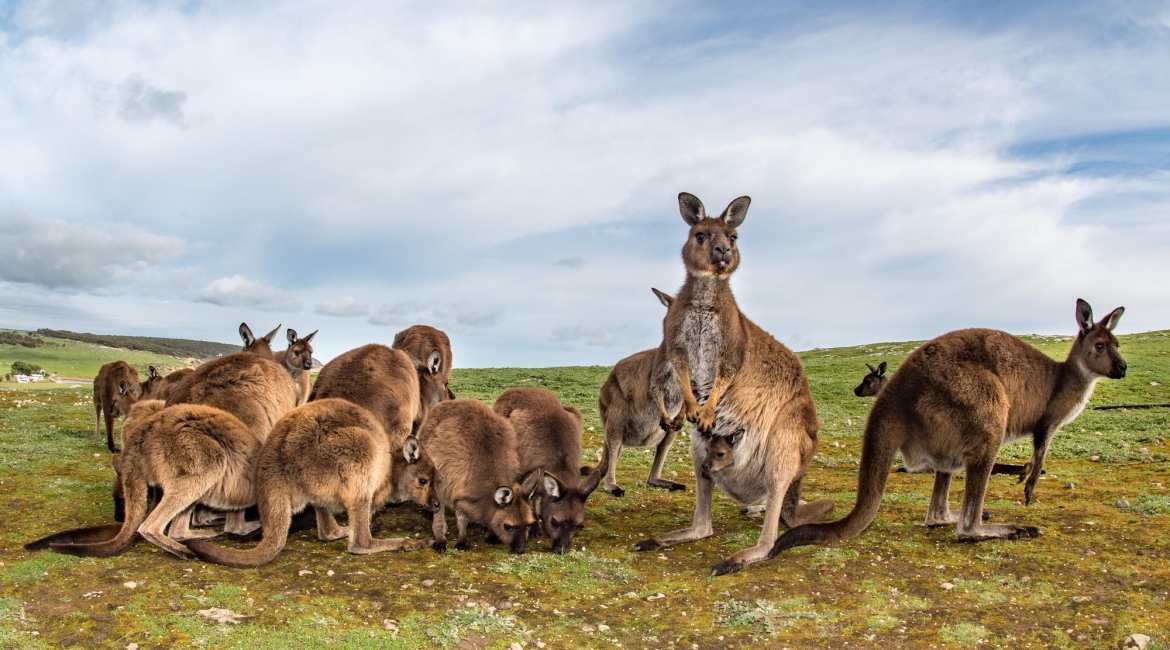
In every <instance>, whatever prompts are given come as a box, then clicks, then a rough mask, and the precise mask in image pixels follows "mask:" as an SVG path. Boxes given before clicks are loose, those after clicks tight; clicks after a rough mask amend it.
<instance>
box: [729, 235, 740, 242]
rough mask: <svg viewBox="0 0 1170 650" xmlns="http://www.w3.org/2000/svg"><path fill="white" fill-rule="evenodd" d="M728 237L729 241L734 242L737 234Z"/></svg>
mask: <svg viewBox="0 0 1170 650" xmlns="http://www.w3.org/2000/svg"><path fill="white" fill-rule="evenodd" d="M728 239H730V240H731V243H733V244H734V243H735V240H737V239H739V235H732V236H730V237H728Z"/></svg>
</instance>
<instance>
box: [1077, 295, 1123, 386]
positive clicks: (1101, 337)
mask: <svg viewBox="0 0 1170 650" xmlns="http://www.w3.org/2000/svg"><path fill="white" fill-rule="evenodd" d="M1124 313H1125V307H1118V308H1117V309H1114V310H1113V311H1111V312H1109V315H1108V316H1106V317H1105V318H1102V319H1101V320H1100V321H1099V322H1096V323H1094V322H1093V308H1092V307H1090V306H1089V303H1087V302H1085V301H1084V300H1081V299H1080V298H1077V325H1078V326H1079V327H1080V331H1079V332H1077V338H1076V339H1075V340H1074V341H1073V344H1072V348H1071V349H1070V350H1069V351H1068V360H1069V361H1070V362H1073V363H1075V364H1077V365H1078V366H1079V367H1080V368H1082V369H1083V370H1085V371H1088V372H1089V373H1090V374H1092V375H1095V376H1097V377H1109V378H1110V379H1121V378H1123V377H1125V369H1126V363H1125V359H1124V358H1122V356H1121V352H1119V351H1118V348H1119V347H1120V344H1119V343H1118V342H1117V337H1116V336H1113V328H1115V327H1117V321H1119V320H1121V315H1122V314H1124Z"/></svg>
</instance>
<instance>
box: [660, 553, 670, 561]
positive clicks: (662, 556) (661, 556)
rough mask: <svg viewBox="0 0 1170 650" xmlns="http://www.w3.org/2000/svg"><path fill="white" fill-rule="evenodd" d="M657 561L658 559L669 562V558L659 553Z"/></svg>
mask: <svg viewBox="0 0 1170 650" xmlns="http://www.w3.org/2000/svg"><path fill="white" fill-rule="evenodd" d="M658 559H659V560H669V559H670V558H668V557H666V555H664V554H662V553H659V554H658Z"/></svg>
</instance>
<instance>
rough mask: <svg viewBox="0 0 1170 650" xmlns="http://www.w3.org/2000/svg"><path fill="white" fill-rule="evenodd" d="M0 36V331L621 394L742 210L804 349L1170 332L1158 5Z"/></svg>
mask: <svg viewBox="0 0 1170 650" xmlns="http://www.w3.org/2000/svg"><path fill="white" fill-rule="evenodd" d="M500 4H501V3H482V2H476V3H466V4H460V3H434V2H384V1H381V0H376V1H371V2H346V3H319V2H296V1H289V2H246V1H238V2H227V1H224V2H196V1H185V2H170V1H167V0H163V1H151V2H142V3H138V2H122V1H108V2H107V1H104V0H102V1H93V2H84V1H82V0H70V1H65V2H21V1H16V2H12V1H10V0H7V1H6V0H0V327H14V328H21V329H34V328H37V327H53V328H63V329H73V330H80V331H90V332H101V333H126V334H142V335H153V336H176V337H188V338H200V339H209V340H221V341H229V342H234V341H235V340H237V339H236V335H235V331H236V326H237V324H238V323H239V322H240V321H247V322H248V323H249V324H251V325H252V326H253V329H256V330H263V331H267V330H269V329H271V328H272V327H274V326H276V324H277V323H282V324H283V325H284V326H285V327H289V326H291V327H294V328H296V329H298V330H300V331H302V332H307V331H311V330H314V329H320V334H319V335H318V336H317V338H316V339H315V340H314V345H315V347H316V348H317V351H318V356H320V357H321V358H323V359H328V358H330V357H332V356H334V355H336V354H338V353H340V352H342V351H344V350H347V349H349V348H352V347H355V346H357V345H361V344H364V343H368V342H371V341H377V342H384V343H389V342H390V341H391V339H392V338H393V335H394V333H395V332H396V331H398V330H400V329H402V328H403V327H406V326H408V325H411V324H414V323H427V324H433V325H435V326H438V327H440V328H442V329H445V330H447V331H448V332H449V333H450V335H451V338H452V341H453V346H454V353H455V364H456V366H463V367H482V366H506V365H511V366H536V365H571V364H611V363H613V362H614V361H616V360H617V359H619V358H621V357H623V356H625V355H627V354H630V353H632V352H634V351H636V350H640V349H644V348H647V347H651V346H653V345H656V344H657V341H658V338H659V337H660V334H661V317H662V314H663V309H662V307H661V306H660V305H659V303H658V301H657V300H656V299H655V298H654V296H653V294H651V292H650V290H649V289H650V287H651V286H655V287H658V288H661V289H664V290H666V291H668V292H674V291H675V290H676V289H677V288H678V286H679V285H681V283H682V281H683V271H682V265H681V262H680V261H679V258H678V249H679V248H680V246H681V245H682V242H683V239H684V237H685V234H686V226H685V224H683V222H682V220H681V219H680V217H679V214H678V207H677V200H676V196H677V194H678V192H679V191H680V190H686V191H689V192H692V193H695V194H697V195H698V196H699V197H700V198H702V199H703V201H704V202H705V203H706V204H707V208H708V211H710V212H716V213H718V212H719V211H721V210H722V209H723V207H724V206H725V205H726V204H727V203H728V202H730V201H731V200H732V199H733V198H735V197H736V196H739V195H742V194H747V195H750V196H751V197H752V207H751V209H750V211H749V213H748V217H747V221H746V222H745V223H744V225H743V226H742V227H741V228H740V245H741V252H742V257H743V262H742V264H741V266H740V270H739V271H738V272H737V274H736V276H735V278H734V280H733V287H734V289H735V291H736V295H737V298H738V300H739V304H740V307H741V309H743V311H744V312H745V313H747V314H748V315H749V316H750V317H751V318H752V319H753V320H755V321H756V322H757V323H759V324H760V325H762V326H763V327H764V328H765V329H767V330H769V331H770V332H772V333H773V334H774V335H775V336H776V337H777V338H779V339H780V340H781V341H783V342H784V343H786V344H788V345H789V346H790V347H793V348H794V349H798V350H799V349H808V348H811V347H814V346H834V345H848V344H856V343H863V342H872V341H883V340H904V339H912V338H928V337H931V336H934V335H937V334H940V333H942V332H945V331H948V330H951V329H956V328H959V327H965V326H989V327H997V328H1002V329H1007V330H1009V331H1012V332H1017V333H1027V332H1040V333H1071V332H1073V331H1074V327H1075V324H1074V320H1073V306H1074V301H1075V299H1076V298H1077V297H1084V298H1085V299H1087V300H1089V301H1090V302H1091V303H1092V304H1093V305H1094V307H1095V308H1096V309H1097V312H1098V315H1099V316H1100V315H1103V314H1105V313H1106V312H1107V311H1108V310H1109V309H1112V308H1113V307H1116V306H1118V305H1125V306H1126V307H1127V312H1126V315H1125V318H1124V319H1123V320H1122V322H1121V328H1120V329H1121V330H1124V331H1128V332H1133V331H1142V330H1149V329H1158V328H1166V327H1170V215H1168V206H1170V66H1168V65H1167V62H1168V61H1170V8H1168V7H1167V6H1166V5H1165V4H1164V3H1157V4H1155V3H1150V4H1145V3H1139V2H1134V3H1130V2H1097V1H1094V2H1083V3H1073V2H1053V3H986V2H970V3H952V4H949V5H947V6H946V7H942V6H936V5H935V4H934V3H913V4H898V3H880V4H877V5H874V6H870V5H871V4H872V3H865V2H859V3H856V4H854V5H849V4H846V3H831V4H832V8H827V7H822V6H819V5H820V4H830V3H817V4H818V6H816V7H810V6H808V5H812V4H813V3H808V5H806V4H804V3H787V4H786V3H779V2H760V3H758V4H751V3H736V4H735V5H734V11H731V10H728V9H726V8H724V7H723V6H715V5H712V4H696V3H688V2H628V1H618V2H605V1H599V0H588V1H586V2H571V1H568V2H557V3H547V2H538V3H531V4H524V3H503V5H502V6H497V5H500Z"/></svg>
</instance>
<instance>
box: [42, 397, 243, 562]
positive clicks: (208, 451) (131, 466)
mask: <svg viewBox="0 0 1170 650" xmlns="http://www.w3.org/2000/svg"><path fill="white" fill-rule="evenodd" d="M154 404H156V405H158V407H161V406H162V403H161V402H157V401H156V402H154ZM123 445H124V446H125V451H123V452H122V457H121V468H120V469H121V483H122V490H123V491H124V494H125V497H126V517H125V520H124V521H123V522H122V526H121V529H120V530H119V532H118V534H117V535H116V536H114V537H113V538H112V539H110V540H108V541H102V542H96V543H90V544H85V543H54V544H50V548H52V549H53V550H55V551H57V552H59V553H67V554H70V555H81V556H87V557H110V556H113V555H118V554H121V553H124V552H125V551H127V550H128V549H129V548H130V547H131V546H133V545H134V543H135V542H136V541H137V538H138V535H139V534H141V535H142V537H144V538H145V539H146V540H147V541H149V542H151V543H153V544H155V545H156V546H158V547H159V548H162V549H163V550H165V551H167V552H168V553H171V554H173V555H176V556H178V557H181V558H186V559H190V558H191V557H192V554H191V553H190V552H189V551H188V550H187V549H186V547H184V546H183V545H182V544H179V543H178V542H179V541H181V540H185V539H191V538H193V537H197V536H211V535H215V533H214V532H210V531H208V532H195V531H191V530H190V529H189V527H188V523H189V522H190V519H191V511H192V509H193V508H194V506H195V504H197V503H202V504H204V505H207V506H210V507H213V508H219V509H223V510H232V511H239V510H242V509H244V508H246V507H248V506H250V505H252V503H253V502H254V498H253V490H252V470H253V464H254V461H255V459H256V457H257V455H258V454H259V451H260V441H259V440H257V439H256V436H255V435H253V434H252V431H251V430H250V429H249V428H248V427H247V426H246V425H245V424H244V423H243V422H241V421H240V420H239V419H238V418H236V417H235V416H234V415H232V414H230V413H228V412H226V411H223V410H220V409H217V408H213V407H209V406H201V405H196V404H183V405H179V406H172V407H168V408H158V410H157V411H156V412H155V413H153V414H152V415H150V416H148V417H144V418H141V419H137V420H135V421H134V422H132V423H130V424H129V426H127V427H126V431H125V435H124V442H123ZM152 486H157V487H160V488H162V490H163V495H162V498H161V499H160V500H159V502H158V504H157V505H156V506H155V507H154V509H153V510H151V511H150V512H149V514H148V513H147V501H148V497H147V491H148V489H149V487H152ZM229 523H230V522H229ZM168 526H169V528H170V530H169V531H168V530H167V528H168ZM250 530H251V529H250V528H244V529H241V530H233V531H229V532H240V533H247V532H249V531H250ZM168 532H169V535H168Z"/></svg>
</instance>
